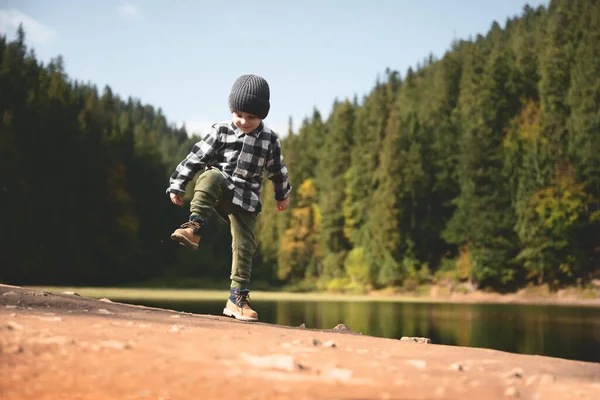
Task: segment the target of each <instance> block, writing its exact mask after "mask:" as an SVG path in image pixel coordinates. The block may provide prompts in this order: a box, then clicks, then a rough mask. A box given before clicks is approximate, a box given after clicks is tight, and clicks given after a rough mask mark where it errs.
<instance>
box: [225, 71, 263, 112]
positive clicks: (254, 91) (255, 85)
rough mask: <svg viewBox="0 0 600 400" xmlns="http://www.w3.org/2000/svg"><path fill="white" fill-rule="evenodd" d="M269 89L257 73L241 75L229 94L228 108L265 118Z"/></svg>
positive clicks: (232, 110)
mask: <svg viewBox="0 0 600 400" xmlns="http://www.w3.org/2000/svg"><path fill="white" fill-rule="evenodd" d="M269 98H270V91H269V84H268V83H267V81H266V80H264V79H263V78H261V77H260V76H257V75H242V76H240V77H239V78H238V79H237V80H236V81H235V82H234V83H233V87H232V88H231V93H230V94H229V110H230V111H231V112H234V111H240V112H246V113H248V114H252V115H255V116H257V117H258V118H260V119H265V118H266V117H267V115H268V114H269V109H270V107H271V104H270V103H269Z"/></svg>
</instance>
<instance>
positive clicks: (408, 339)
mask: <svg viewBox="0 0 600 400" xmlns="http://www.w3.org/2000/svg"><path fill="white" fill-rule="evenodd" d="M400 341H401V342H415V343H425V344H431V339H429V338H423V337H410V336H403V337H402V338H401V339H400Z"/></svg>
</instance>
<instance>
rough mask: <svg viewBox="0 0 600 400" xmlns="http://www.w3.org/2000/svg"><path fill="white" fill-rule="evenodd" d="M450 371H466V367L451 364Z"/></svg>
mask: <svg viewBox="0 0 600 400" xmlns="http://www.w3.org/2000/svg"><path fill="white" fill-rule="evenodd" d="M450 369H451V370H454V371H466V367H465V366H464V365H462V364H459V363H454V364H451V365H450Z"/></svg>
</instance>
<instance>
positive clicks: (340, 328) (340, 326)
mask: <svg viewBox="0 0 600 400" xmlns="http://www.w3.org/2000/svg"><path fill="white" fill-rule="evenodd" d="M333 330H334V331H350V332H352V330H351V329H350V328H348V326H346V325H344V324H337V325H336V326H335V327H334V328H333Z"/></svg>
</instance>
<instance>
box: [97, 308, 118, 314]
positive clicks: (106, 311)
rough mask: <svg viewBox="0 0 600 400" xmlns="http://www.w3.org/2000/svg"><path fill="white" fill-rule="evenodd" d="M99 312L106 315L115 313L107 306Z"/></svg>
mask: <svg viewBox="0 0 600 400" xmlns="http://www.w3.org/2000/svg"><path fill="white" fill-rule="evenodd" d="M98 314H106V315H108V314H114V313H113V312H110V311H108V310H107V309H106V308H100V309H99V310H98Z"/></svg>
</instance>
